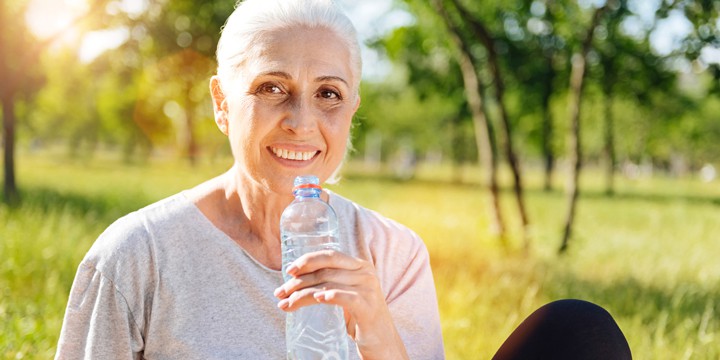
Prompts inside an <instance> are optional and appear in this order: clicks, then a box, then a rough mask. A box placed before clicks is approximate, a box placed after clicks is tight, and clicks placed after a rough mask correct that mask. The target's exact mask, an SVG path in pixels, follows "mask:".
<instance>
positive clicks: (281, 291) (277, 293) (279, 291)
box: [273, 287, 285, 297]
mask: <svg viewBox="0 0 720 360" xmlns="http://www.w3.org/2000/svg"><path fill="white" fill-rule="evenodd" d="M273 295H275V297H283V296H285V290H284V289H283V288H282V287H279V288H277V289H275V291H274V292H273Z"/></svg>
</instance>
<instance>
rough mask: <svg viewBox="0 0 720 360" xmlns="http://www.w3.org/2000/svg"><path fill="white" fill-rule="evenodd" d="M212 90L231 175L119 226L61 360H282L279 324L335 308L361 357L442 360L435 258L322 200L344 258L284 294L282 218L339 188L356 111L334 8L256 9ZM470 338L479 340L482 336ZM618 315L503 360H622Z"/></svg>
mask: <svg viewBox="0 0 720 360" xmlns="http://www.w3.org/2000/svg"><path fill="white" fill-rule="evenodd" d="M217 57H218V75H217V76H215V77H213V78H212V79H211V81H210V92H211V96H212V99H213V107H214V111H215V122H216V123H217V125H218V128H219V129H220V131H221V132H222V133H223V134H225V135H226V136H227V137H228V139H229V142H230V147H231V149H232V154H233V157H234V159H235V161H234V164H233V166H232V168H231V169H229V170H228V171H227V172H226V173H224V174H222V175H220V176H218V177H216V178H214V179H211V180H208V181H206V182H205V183H203V184H200V185H198V186H197V187H195V188H192V189H189V190H186V191H183V192H182V193H180V194H177V195H174V196H172V197H170V198H167V199H164V200H161V201H160V202H158V203H155V204H153V205H150V206H148V207H147V208H144V209H141V210H139V211H137V212H134V213H132V214H129V215H127V216H125V217H123V218H122V219H120V220H118V221H117V222H115V223H114V224H113V225H111V226H110V227H109V228H108V229H107V230H106V231H105V232H104V233H103V234H102V235H101V236H100V238H99V239H98V240H97V241H96V243H95V244H94V245H93V247H92V248H91V249H90V251H89V252H88V254H87V255H86V257H85V258H84V259H83V261H82V263H81V264H80V266H79V268H78V272H77V275H76V278H75V281H74V283H73V287H72V290H71V293H70V299H69V301H68V307H67V310H66V314H65V320H64V323H63V329H62V332H61V335H60V341H59V344H58V352H57V355H56V358H57V359H76V358H86V359H282V358H284V357H285V338H284V331H285V330H284V328H285V323H284V319H285V313H284V312H287V311H294V310H296V309H298V308H300V307H302V306H309V305H313V304H317V303H326V304H334V305H339V306H341V307H342V308H343V310H344V312H345V319H346V321H347V332H348V335H349V336H350V337H351V339H352V340H353V345H354V346H355V348H356V350H357V351H356V352H352V351H351V356H352V357H353V358H362V359H393V360H394V359H409V358H411V359H442V358H444V350H443V344H442V335H441V331H440V321H439V315H438V309H437V300H436V294H435V287H434V282H433V278H432V273H431V270H430V265H429V261H428V253H427V249H426V248H425V245H424V244H423V243H422V241H421V240H420V239H419V237H418V236H417V235H416V234H415V233H413V232H412V231H410V230H409V229H407V228H405V227H403V226H402V225H399V224H397V223H395V222H393V221H392V220H389V219H386V218H384V217H382V216H381V215H379V214H377V213H375V212H372V211H370V210H367V209H364V208H362V207H360V206H358V205H357V204H355V203H353V202H351V201H349V200H347V199H344V198H342V197H340V196H339V195H337V194H333V193H330V192H327V191H325V192H324V193H323V195H322V198H323V199H324V200H325V201H328V202H329V203H330V204H331V205H332V206H333V207H334V208H335V210H336V212H337V213H338V219H339V221H340V229H341V234H340V235H341V236H340V237H341V241H343V242H344V243H345V245H346V249H347V253H345V254H344V253H339V252H333V251H324V252H316V253H311V254H307V255H305V256H303V257H301V258H300V259H298V260H297V261H295V262H294V263H293V266H292V267H293V268H294V269H293V270H288V272H292V274H293V276H295V278H294V279H292V280H290V281H288V282H285V283H283V281H282V276H281V273H280V268H281V252H280V234H279V220H280V215H281V213H282V211H283V210H284V208H285V207H286V206H287V205H288V204H289V203H290V202H291V201H292V199H293V198H292V195H291V188H292V184H293V179H294V178H295V177H296V176H298V175H304V174H314V175H316V176H318V177H319V178H320V179H321V181H326V180H328V179H331V178H332V177H333V174H334V173H335V172H336V171H337V169H338V168H339V167H340V165H341V163H342V160H343V158H344V156H345V152H346V148H347V143H348V138H349V130H350V126H351V120H352V117H353V114H354V113H355V111H356V110H357V108H358V106H359V105H360V96H359V94H358V88H359V82H360V68H361V66H360V55H359V46H358V43H357V40H356V35H355V30H354V29H353V27H352V25H351V23H350V21H349V20H348V19H347V18H346V17H345V16H344V15H342V14H341V13H340V12H339V11H338V10H337V9H336V8H335V7H333V6H332V4H331V3H330V1H329V0H317V1H301V0H246V1H245V2H242V3H240V4H239V6H238V7H237V9H236V10H235V11H234V12H233V14H232V15H231V16H230V18H229V19H228V21H227V24H226V26H225V28H224V29H223V33H222V36H221V38H220V42H219V44H218V50H217ZM473 335H475V336H482V330H480V331H478V332H477V334H473ZM629 354H630V352H629V349H628V348H627V342H626V341H625V339H624V337H623V336H622V333H621V332H620V330H619V328H618V327H617V325H616V324H615V322H614V321H613V320H612V317H610V315H609V314H608V313H607V312H605V311H604V310H603V309H601V308H599V307H597V306H595V305H592V304H589V303H586V302H582V301H574V300H566V301H559V302H554V303H551V304H549V305H547V306H545V307H543V308H541V309H540V310H538V311H537V312H535V313H534V314H533V315H531V316H530V317H529V318H528V319H527V320H526V321H525V322H524V323H523V324H522V325H521V326H520V327H519V328H518V329H517V330H516V331H515V332H514V333H513V334H512V335H511V336H510V337H509V338H508V340H507V341H506V342H505V344H503V345H502V347H501V348H500V350H499V351H498V354H497V355H496V357H495V358H497V359H536V358H537V359H595V358H597V359H625V358H629Z"/></svg>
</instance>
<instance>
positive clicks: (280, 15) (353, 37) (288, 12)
mask: <svg viewBox="0 0 720 360" xmlns="http://www.w3.org/2000/svg"><path fill="white" fill-rule="evenodd" d="M298 27H306V28H311V29H312V28H325V29H328V30H330V31H332V32H334V33H335V34H336V35H337V36H338V37H339V38H340V39H341V41H343V42H344V43H345V45H346V47H347V49H348V51H349V54H350V70H351V71H352V76H353V83H352V87H353V90H354V91H355V94H356V96H359V91H360V78H361V77H362V60H361V57H360V44H359V43H358V39H357V32H356V31H355V27H354V26H353V24H352V22H351V21H350V19H349V18H348V17H347V16H346V15H345V14H344V13H343V12H342V11H341V10H340V9H339V8H338V7H337V5H335V4H334V2H333V1H332V0H244V1H243V0H240V1H238V3H237V4H236V6H235V11H233V13H232V14H230V17H228V19H227V21H226V22H225V26H223V29H222V33H221V34H220V40H219V41H218V46H217V54H216V55H217V62H218V68H217V74H218V77H219V78H220V83H221V84H222V85H223V91H224V92H225V93H226V94H227V93H228V92H229V91H231V88H232V86H233V82H234V80H235V78H236V77H237V76H238V75H240V73H241V72H242V68H243V65H244V64H245V63H246V62H247V61H252V59H253V57H254V56H256V51H257V50H258V49H256V48H255V47H254V45H255V44H257V42H258V41H259V40H260V38H261V37H262V36H263V35H264V34H267V33H269V32H272V31H276V30H282V29H292V28H298ZM351 150H352V139H351V136H348V141H347V146H346V151H345V156H344V157H343V160H342V161H341V162H340V164H339V165H338V167H337V168H336V169H335V171H333V174H332V175H331V176H330V178H329V179H327V180H326V182H327V183H336V182H337V181H339V179H340V177H339V172H340V168H342V165H343V163H344V162H345V158H347V155H348V152H350V151H351Z"/></svg>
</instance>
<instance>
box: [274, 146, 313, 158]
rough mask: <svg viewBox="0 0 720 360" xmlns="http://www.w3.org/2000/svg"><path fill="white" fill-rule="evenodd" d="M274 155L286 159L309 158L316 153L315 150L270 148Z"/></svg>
mask: <svg viewBox="0 0 720 360" xmlns="http://www.w3.org/2000/svg"><path fill="white" fill-rule="evenodd" d="M271 150H272V152H273V153H274V154H275V156H277V157H279V158H281V159H287V160H310V159H312V158H313V156H315V154H317V151H292V150H287V149H280V148H275V147H273V148H271Z"/></svg>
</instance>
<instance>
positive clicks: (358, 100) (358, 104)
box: [353, 94, 360, 114]
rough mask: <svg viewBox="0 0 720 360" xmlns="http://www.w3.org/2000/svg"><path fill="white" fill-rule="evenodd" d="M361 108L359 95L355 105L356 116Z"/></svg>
mask: <svg viewBox="0 0 720 360" xmlns="http://www.w3.org/2000/svg"><path fill="white" fill-rule="evenodd" d="M359 108H360V95H359V94H358V96H357V100H356V103H355V108H354V109H353V114H355V113H356V112H357V110H358V109H359Z"/></svg>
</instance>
